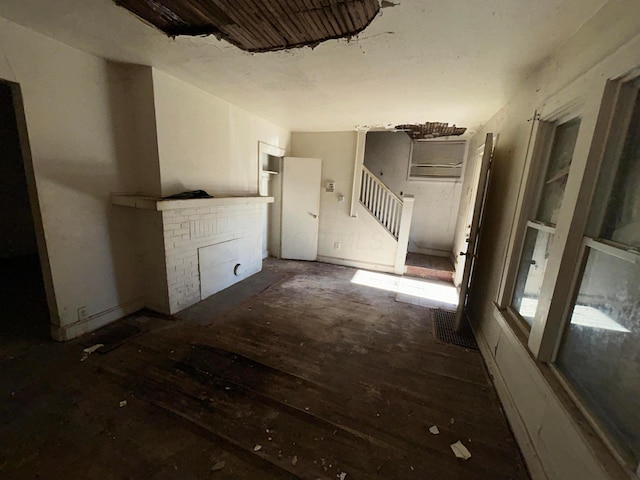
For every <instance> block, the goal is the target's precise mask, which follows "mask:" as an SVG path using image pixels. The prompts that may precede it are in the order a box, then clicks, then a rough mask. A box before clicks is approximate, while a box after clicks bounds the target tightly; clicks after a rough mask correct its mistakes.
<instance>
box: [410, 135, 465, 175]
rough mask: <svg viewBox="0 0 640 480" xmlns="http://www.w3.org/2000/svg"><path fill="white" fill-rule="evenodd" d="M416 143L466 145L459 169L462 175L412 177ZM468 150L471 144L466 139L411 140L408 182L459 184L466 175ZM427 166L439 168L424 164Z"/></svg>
mask: <svg viewBox="0 0 640 480" xmlns="http://www.w3.org/2000/svg"><path fill="white" fill-rule="evenodd" d="M416 142H419V143H448V144H452V143H456V144H461V145H464V148H463V154H462V159H461V163H460V166H459V167H457V168H458V170H457V171H459V172H460V173H459V174H458V175H418V176H415V175H412V174H411V168H412V167H413V166H415V165H414V163H413V150H414V147H415V145H416ZM468 149H469V142H468V141H467V140H466V139H454V140H452V139H451V138H449V137H444V138H438V139H429V140H414V139H411V147H410V149H409V158H408V160H407V181H408V182H424V181H438V182H451V183H459V182H461V181H462V179H463V175H464V173H463V172H464V168H465V163H466V158H467V153H468ZM424 165H425V166H434V167H436V168H437V164H435V163H434V164H424ZM441 168H453V167H441Z"/></svg>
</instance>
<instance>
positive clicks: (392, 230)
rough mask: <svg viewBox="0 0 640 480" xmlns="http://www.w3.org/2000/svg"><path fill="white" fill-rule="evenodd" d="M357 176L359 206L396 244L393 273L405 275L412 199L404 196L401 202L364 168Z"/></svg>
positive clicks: (410, 196)
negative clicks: (358, 181)
mask: <svg viewBox="0 0 640 480" xmlns="http://www.w3.org/2000/svg"><path fill="white" fill-rule="evenodd" d="M361 173H362V175H361V180H360V195H359V199H360V203H361V204H362V206H363V207H364V208H366V209H367V210H368V211H369V213H371V215H372V216H373V217H374V218H375V219H376V220H377V221H378V223H379V224H380V225H382V227H384V229H385V230H386V231H387V232H388V233H389V234H390V235H392V236H393V238H394V239H395V240H396V241H397V242H398V248H397V251H396V261H395V269H394V271H395V273H396V274H397V275H402V274H404V273H405V257H406V255H407V247H408V245H409V228H410V227H411V215H412V214H413V202H414V198H413V195H405V196H404V197H403V198H402V199H401V198H400V197H398V196H397V195H396V194H395V193H393V192H392V191H391V190H389V189H388V188H387V186H386V185H385V184H384V183H382V182H381V181H380V180H379V179H378V178H377V177H376V176H375V175H374V174H373V173H371V171H370V170H369V169H368V168H367V167H365V166H364V165H363V166H362V172H361ZM356 185H357V183H356Z"/></svg>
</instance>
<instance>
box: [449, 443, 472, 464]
mask: <svg viewBox="0 0 640 480" xmlns="http://www.w3.org/2000/svg"><path fill="white" fill-rule="evenodd" d="M451 450H453V453H454V454H455V456H456V457H458V458H462V459H463V460H468V459H470V458H471V452H470V451H469V450H468V449H467V447H465V446H464V445H463V444H462V442H461V441H460V440H458V441H457V442H456V443H454V444H452V445H451Z"/></svg>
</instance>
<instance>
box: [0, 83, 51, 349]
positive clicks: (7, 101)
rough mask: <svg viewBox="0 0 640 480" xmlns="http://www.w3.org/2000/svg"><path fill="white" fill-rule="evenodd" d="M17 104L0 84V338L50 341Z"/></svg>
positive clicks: (14, 91)
mask: <svg viewBox="0 0 640 480" xmlns="http://www.w3.org/2000/svg"><path fill="white" fill-rule="evenodd" d="M21 102H22V99H21V97H20V95H19V90H18V87H17V85H15V84H12V83H9V82H4V81H0V205H1V207H0V338H2V337H6V338H34V337H35V338H49V331H48V329H49V309H48V306H47V298H46V293H45V287H44V282H43V276H42V268H41V263H40V257H39V254H38V243H37V238H36V228H35V226H34V215H33V214H32V208H31V201H30V197H29V189H28V182H27V173H26V172H27V171H26V170H25V156H24V151H23V147H22V145H23V142H21V130H20V128H21V127H20V125H19V119H21V118H22V116H21V115H19V114H18V113H17V109H16V107H18V108H20V109H22V103H21ZM20 113H21V112H20ZM22 140H24V138H23V139H22ZM36 211H37V210H36Z"/></svg>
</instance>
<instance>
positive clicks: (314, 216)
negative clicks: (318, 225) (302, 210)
mask: <svg viewBox="0 0 640 480" xmlns="http://www.w3.org/2000/svg"><path fill="white" fill-rule="evenodd" d="M309 215H311V216H312V217H313V218H318V215H316V214H315V213H310V214H309Z"/></svg>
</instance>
